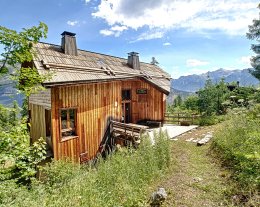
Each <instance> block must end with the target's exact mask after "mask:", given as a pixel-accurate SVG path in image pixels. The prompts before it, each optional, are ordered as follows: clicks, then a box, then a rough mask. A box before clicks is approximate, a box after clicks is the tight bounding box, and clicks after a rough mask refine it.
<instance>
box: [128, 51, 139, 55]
mask: <svg viewBox="0 0 260 207" xmlns="http://www.w3.org/2000/svg"><path fill="white" fill-rule="evenodd" d="M127 54H128V55H138V54H139V53H138V52H129V53H127Z"/></svg>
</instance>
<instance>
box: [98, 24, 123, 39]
mask: <svg viewBox="0 0 260 207" xmlns="http://www.w3.org/2000/svg"><path fill="white" fill-rule="evenodd" d="M124 30H127V27H126V26H118V25H115V26H113V27H111V28H110V29H102V30H100V31H99V33H100V34H102V35H104V36H111V35H113V36H115V37H119V36H120V35H121V33H122V32H123V31H124Z"/></svg>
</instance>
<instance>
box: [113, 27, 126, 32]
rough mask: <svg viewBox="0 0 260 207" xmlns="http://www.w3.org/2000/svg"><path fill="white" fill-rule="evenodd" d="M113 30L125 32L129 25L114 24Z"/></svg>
mask: <svg viewBox="0 0 260 207" xmlns="http://www.w3.org/2000/svg"><path fill="white" fill-rule="evenodd" d="M111 30H112V31H118V32H123V31H124V30H127V27H126V26H118V25H116V26H113V27H111Z"/></svg>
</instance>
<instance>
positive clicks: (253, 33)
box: [246, 4, 260, 80]
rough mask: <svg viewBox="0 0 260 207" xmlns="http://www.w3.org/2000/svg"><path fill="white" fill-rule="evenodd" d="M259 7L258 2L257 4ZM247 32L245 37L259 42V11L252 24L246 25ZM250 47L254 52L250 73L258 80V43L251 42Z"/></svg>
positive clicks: (259, 52) (259, 69) (259, 49)
mask: <svg viewBox="0 0 260 207" xmlns="http://www.w3.org/2000/svg"><path fill="white" fill-rule="evenodd" d="M258 8H259V9H260V4H259V5H258ZM248 28H249V32H248V33H247V34H246V36H247V38H248V39H250V40H256V41H257V42H258V43H259V42H260V12H259V18H258V19H254V20H253V24H252V25H249V26H248ZM251 49H252V50H253V51H254V52H255V53H256V55H255V56H253V57H252V58H251V65H252V67H253V68H254V69H253V70H251V71H250V72H251V74H252V75H253V76H255V77H256V78H257V79H258V80H260V44H252V46H251Z"/></svg>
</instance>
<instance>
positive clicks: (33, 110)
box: [29, 103, 46, 143]
mask: <svg viewBox="0 0 260 207" xmlns="http://www.w3.org/2000/svg"><path fill="white" fill-rule="evenodd" d="M45 109H46V108H45V107H44V106H40V105H36V104H31V103H30V104H29V110H30V114H31V115H30V116H31V117H30V124H31V125H30V137H31V143H33V142H35V141H37V140H38V139H39V138H40V137H43V138H46V124H45Z"/></svg>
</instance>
